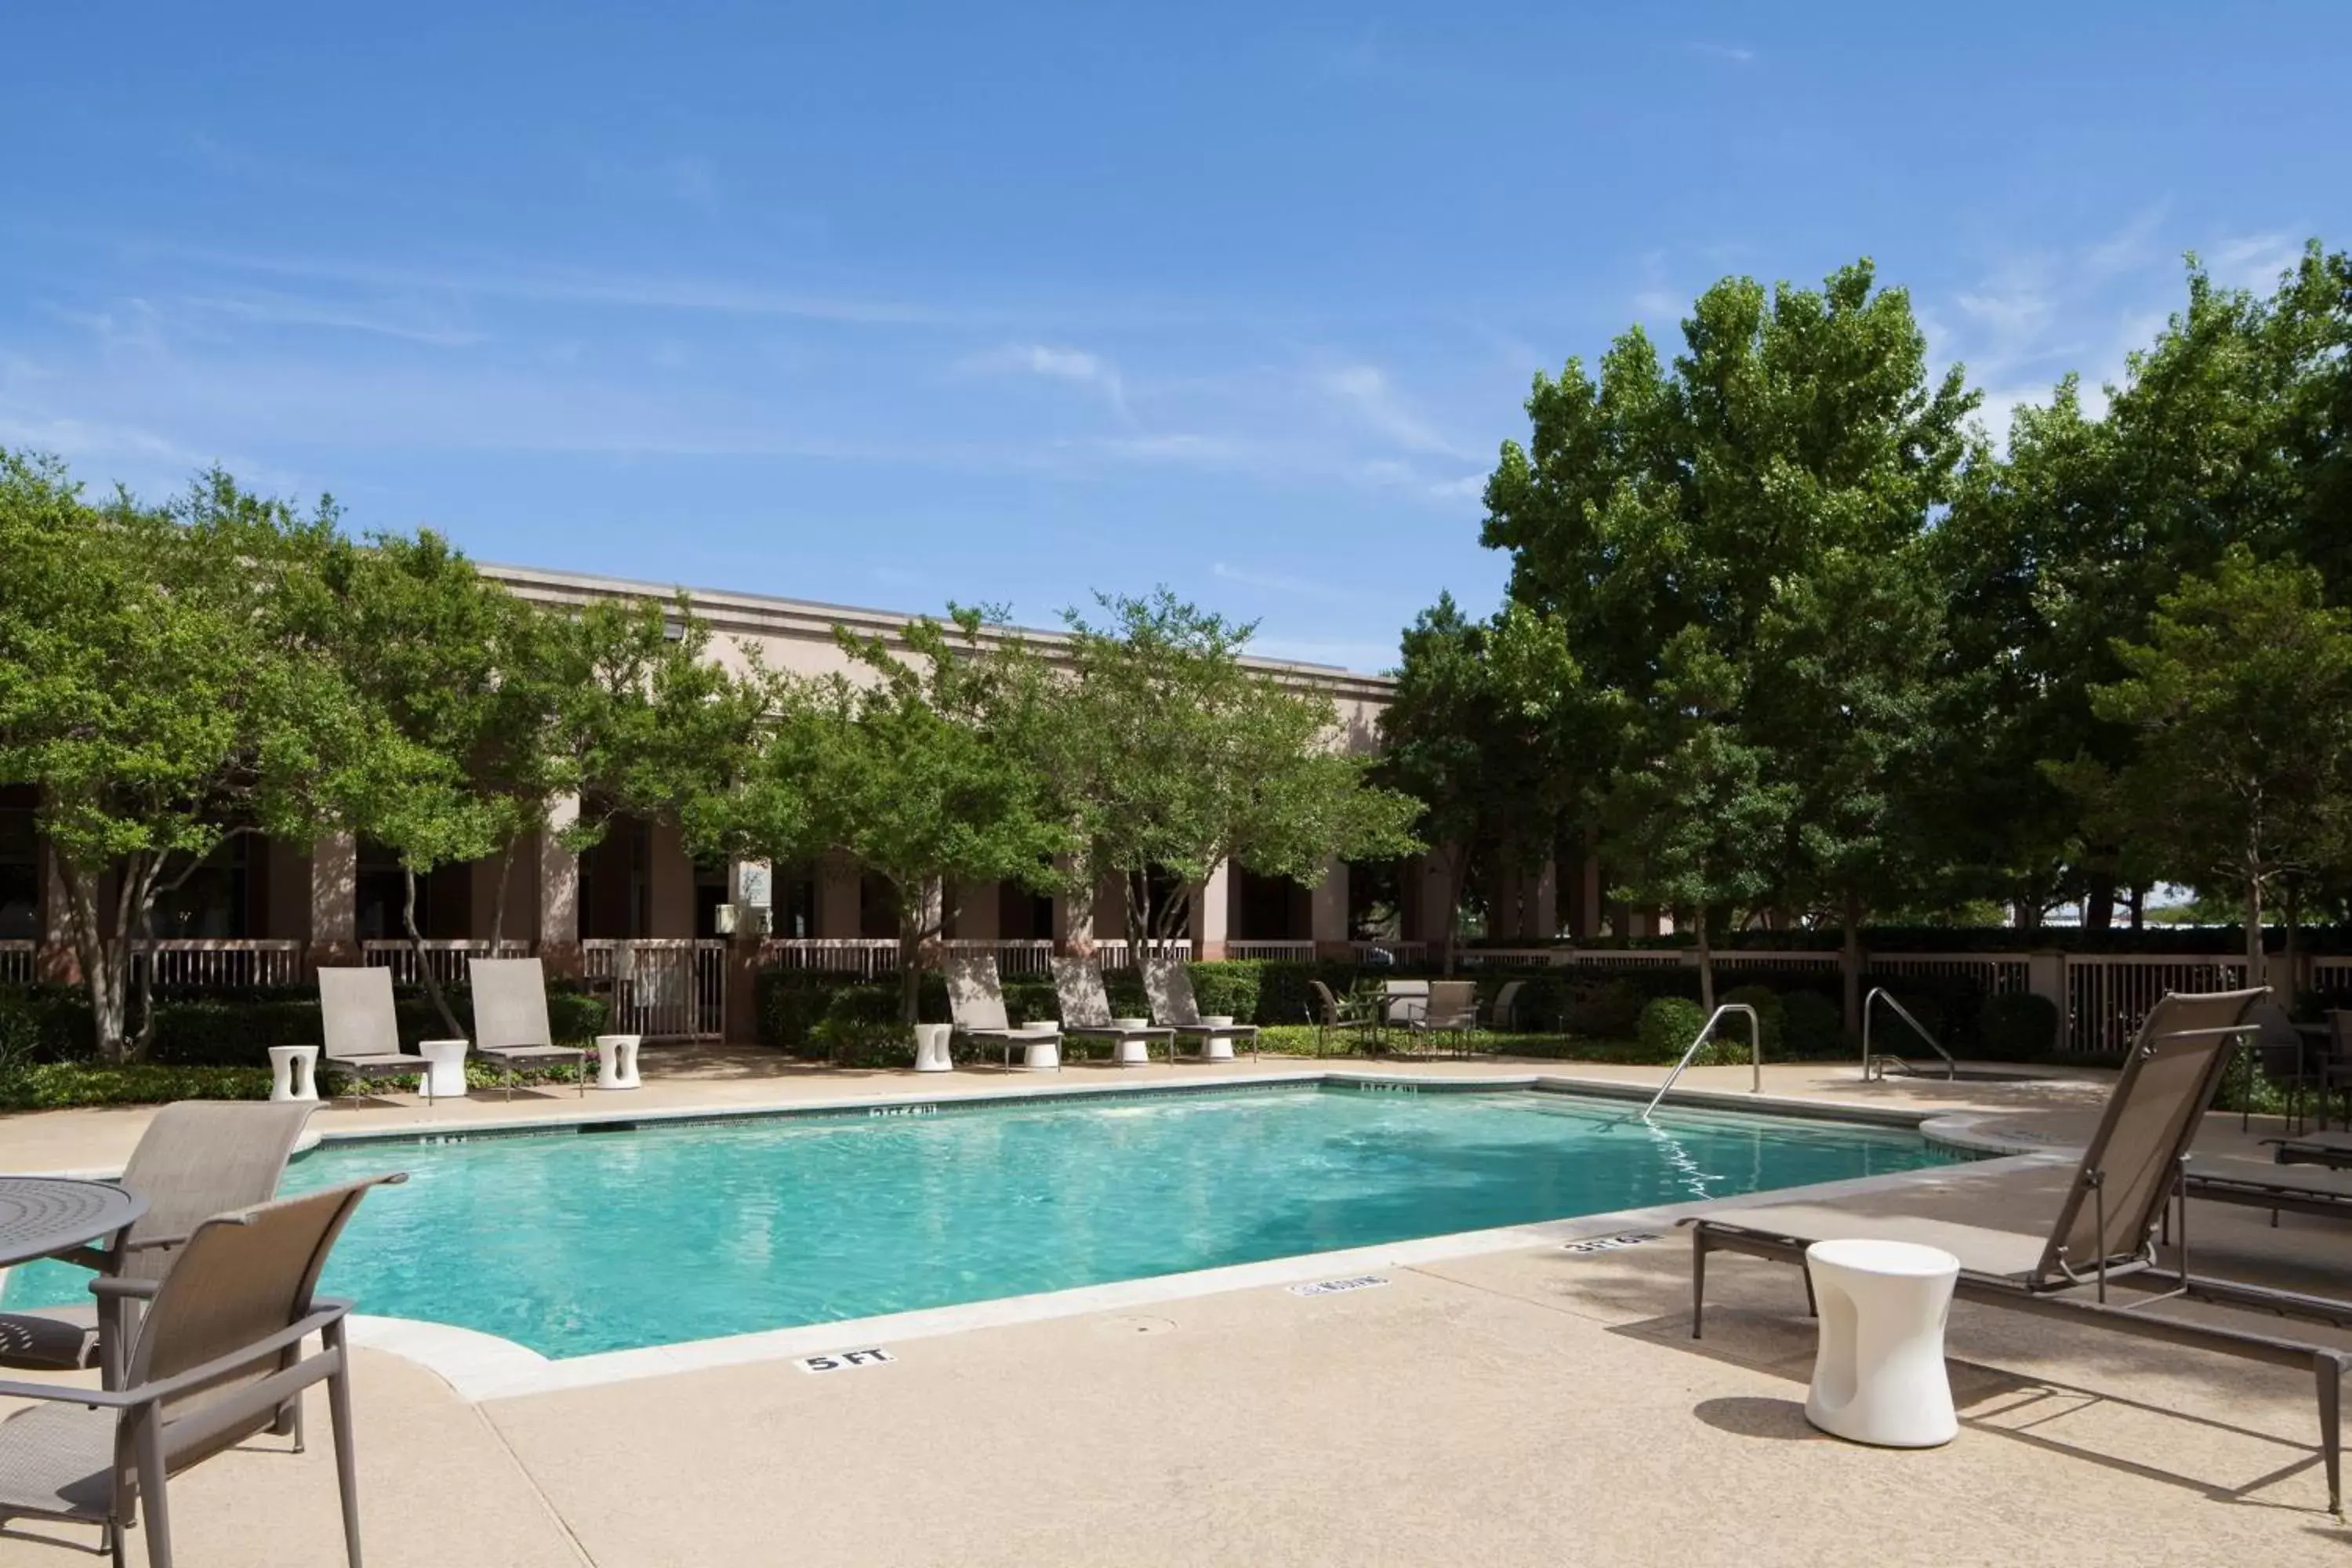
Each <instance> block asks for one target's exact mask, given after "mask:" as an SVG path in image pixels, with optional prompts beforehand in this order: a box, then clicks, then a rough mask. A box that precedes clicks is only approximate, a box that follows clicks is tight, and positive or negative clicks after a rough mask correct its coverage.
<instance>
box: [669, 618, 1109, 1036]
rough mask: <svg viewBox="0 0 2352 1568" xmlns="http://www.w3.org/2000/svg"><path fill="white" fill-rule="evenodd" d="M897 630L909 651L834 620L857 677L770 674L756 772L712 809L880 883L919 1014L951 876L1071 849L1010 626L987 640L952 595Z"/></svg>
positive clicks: (905, 1015) (1024, 650) (1033, 881)
mask: <svg viewBox="0 0 2352 1568" xmlns="http://www.w3.org/2000/svg"><path fill="white" fill-rule="evenodd" d="M950 619H951V623H952V625H953V627H954V631H953V633H952V635H951V634H950V631H949V629H948V628H947V627H946V626H941V625H940V623H938V622H936V621H932V620H929V619H923V620H918V621H916V622H914V623H913V624H912V625H910V626H908V628H907V631H906V633H905V642H906V650H907V655H908V657H901V656H900V655H899V654H898V653H896V652H894V651H892V650H891V649H890V648H889V647H887V645H886V644H885V643H884V642H883V641H882V640H881V639H880V638H878V637H858V636H856V635H855V634H853V633H851V632H849V631H847V630H846V629H843V628H836V630H835V637H836V638H837V639H838V640H839V642H840V644H841V647H842V648H843V649H844V651H845V652H846V653H847V654H848V655H849V656H850V657H851V658H853V659H854V660H856V663H857V664H858V665H859V666H861V667H862V668H863V671H864V672H865V675H866V679H864V680H862V681H854V680H851V679H846V678H845V677H842V676H838V675H836V676H832V677H828V678H826V679H821V680H813V681H812V680H780V681H778V682H776V683H775V684H774V687H773V698H772V703H771V710H770V716H769V730H768V733H767V736H766V740H765V747H764V750H763V752H762V753H761V758H760V760H759V763H758V764H757V766H756V768H755V770H754V776H753V777H751V778H750V779H747V780H745V781H744V782H743V784H742V786H741V787H740V789H738V790H736V791H735V792H733V793H732V794H731V795H729V796H728V797H727V799H726V803H725V805H715V806H714V808H713V809H714V811H727V810H731V811H732V812H733V814H734V815H733V817H732V820H731V822H730V823H727V824H726V825H725V826H721V827H720V829H719V830H720V831H723V832H726V833H728V834H729V835H730V836H732V837H736V838H737V839H739V840H740V841H741V842H744V843H746V844H756V845H758V846H759V847H761V849H763V850H764V851H765V853H767V855H768V856H769V857H770V858H774V859H779V860H793V859H801V858H806V857H808V856H811V855H814V854H819V853H823V852H824V851H828V850H831V851H836V852H839V853H843V854H846V855H850V856H854V857H855V858H856V859H857V861H858V862H859V864H860V865H862V866H863V867H865V868H866V869H867V870H869V871H871V872H873V873H875V874H876V875H877V876H879V877H881V878H882V879H884V880H885V881H887V883H888V884H889V886H890V889H891V892H892V894H893V895H894V898H895V901H896V903H897V905H898V981H899V998H898V1005H899V1016H900V1017H901V1018H902V1019H904V1020H905V1022H907V1023H908V1025H912V1024H913V1023H914V1022H915V1021H916V1016H917V1005H918V1002H919V998H920V994H921V982H922V973H923V971H924V970H925V969H926V968H928V967H930V966H931V965H932V963H933V950H934V948H935V947H936V944H937V943H938V942H939V941H940V936H941V933H942V931H943V928H944V926H945V924H946V922H947V921H948V920H949V919H950V916H951V914H952V908H953V906H952V903H951V900H953V899H954V897H955V895H956V889H957V887H958V885H959V884H960V883H962V882H966V881H972V882H993V881H1012V882H1019V883H1023V884H1024V885H1027V886H1030V887H1034V888H1038V889H1044V888H1046V887H1049V886H1051V885H1052V880H1053V871H1052V866H1053V861H1054V858H1055V856H1056V855H1059V854H1061V853H1063V852H1064V851H1065V850H1066V848H1067V847H1068V846H1069V838H1068V833H1067V829H1066V825H1065V823H1064V822H1063V820H1062V819H1061V817H1060V816H1059V815H1058V814H1057V813H1056V812H1055V810H1054V808H1053V803H1052V801H1051V799H1050V798H1049V796H1048V794H1047V791H1046V787H1045V777H1044V775H1043V773H1041V772H1040V771H1039V769H1038V766H1037V760H1036V756H1035V745H1036V734H1037V723H1038V719H1037V711H1038V709H1039V707H1040V705H1041V704H1042V703H1043V701H1044V700H1045V679H1046V676H1045V670H1044V667H1043V665H1042V663H1041V661H1040V660H1039V659H1038V658H1037V657H1036V655H1035V654H1034V652H1033V651H1032V650H1031V649H1029V648H1028V647H1026V646H1025V645H1024V644H1023V643H1021V642H1020V641H1018V640H1016V639H1013V638H1009V637H1007V638H999V639H995V640H993V641H991V640H989V639H986V638H984V637H983V635H982V615H981V613H980V612H979V611H976V610H970V609H960V608H953V607H951V608H950Z"/></svg>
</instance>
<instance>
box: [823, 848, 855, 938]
mask: <svg viewBox="0 0 2352 1568" xmlns="http://www.w3.org/2000/svg"><path fill="white" fill-rule="evenodd" d="M864 923H865V922H864V921H863V919H862V918H861V916H860V914H859V910H858V902H857V863H856V861H854V860H852V859H851V858H849V857H848V856H846V855H832V854H828V855H825V856H823V857H822V858H819V859H818V861H817V863H816V934H817V935H819V936H820V937H825V938H840V937H854V936H856V935H857V934H858V933H859V931H861V930H862V929H863V926H864Z"/></svg>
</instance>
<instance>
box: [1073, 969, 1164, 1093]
mask: <svg viewBox="0 0 2352 1568" xmlns="http://www.w3.org/2000/svg"><path fill="white" fill-rule="evenodd" d="M1053 966H1054V994H1055V996H1056V997H1057V998H1059V999H1060V1001H1061V1004H1062V1033H1063V1034H1065V1035H1066V1036H1068V1037H1070V1038H1072V1039H1074V1040H1108V1041H1109V1042H1110V1043H1111V1052H1110V1059H1111V1063H1112V1065H1113V1066H1115V1067H1126V1066H1128V1065H1129V1064H1128V1060H1127V1051H1126V1049H1125V1048H1124V1047H1126V1046H1127V1045H1128V1044H1129V1042H1130V1041H1138V1042H1140V1043H1141V1045H1142V1047H1143V1056H1144V1060H1145V1061H1146V1062H1147V1063H1148V1062H1150V1059H1151V1047H1154V1046H1160V1047H1165V1048H1166V1050H1167V1052H1168V1059H1169V1060H1171V1061H1173V1060H1175V1059H1176V1031H1175V1030H1173V1029H1159V1028H1153V1027H1151V1026H1149V1025H1146V1026H1144V1027H1142V1028H1122V1027H1121V1026H1119V1025H1118V1024H1116V1023H1114V1022H1113V1021H1112V1019H1111V1012H1110V996H1109V994H1108V993H1107V992H1105V991H1104V990H1103V977H1102V971H1101V970H1099V969H1097V968H1096V967H1095V961H1094V960H1093V959H1091V958H1076V957H1072V958H1056V959H1055V960H1054V961H1053Z"/></svg>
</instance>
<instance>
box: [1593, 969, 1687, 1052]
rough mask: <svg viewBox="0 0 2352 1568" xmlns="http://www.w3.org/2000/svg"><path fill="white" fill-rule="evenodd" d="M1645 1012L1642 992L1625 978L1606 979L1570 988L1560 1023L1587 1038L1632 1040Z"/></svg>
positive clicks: (1638, 1029)
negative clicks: (1597, 982)
mask: <svg viewBox="0 0 2352 1568" xmlns="http://www.w3.org/2000/svg"><path fill="white" fill-rule="evenodd" d="M1693 1005H1696V1003H1694V1004H1693ZM1642 1013H1643V997H1642V993H1641V992H1640V991H1638V990H1636V989H1635V988H1634V987H1633V985H1632V984H1629V983H1628V982H1626V981H1625V980H1622V979H1612V980H1603V981H1601V982H1600V983H1599V984H1587V985H1580V986H1576V987H1573V988H1571V989H1570V991H1569V993H1568V1000H1567V1003H1566V1005H1563V1006H1562V1007H1561V1009H1560V1026H1561V1027H1562V1028H1564V1029H1566V1030H1567V1031H1568V1032H1569V1033H1570V1034H1571V1035H1578V1036H1581V1037H1584V1038H1586V1039H1592V1040H1623V1039H1630V1038H1632V1037H1633V1036H1634V1035H1635V1034H1637V1033H1638V1032H1639V1031H1640V1028H1641V1024H1642ZM1692 1027H1693V1028H1696V1027H1697V1026H1696V1024H1694V1025H1693V1026H1692Z"/></svg>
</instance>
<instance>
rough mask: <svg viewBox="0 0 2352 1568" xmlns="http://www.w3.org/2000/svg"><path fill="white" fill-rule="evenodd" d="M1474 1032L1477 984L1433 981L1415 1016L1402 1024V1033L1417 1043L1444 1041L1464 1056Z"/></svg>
mask: <svg viewBox="0 0 2352 1568" xmlns="http://www.w3.org/2000/svg"><path fill="white" fill-rule="evenodd" d="M1477 1028H1478V983H1477V982H1476V981H1475V980H1433V981H1431V982H1430V983H1429V999H1428V1002H1427V1004H1426V1005H1424V1006H1423V1008H1422V1009H1421V1012H1420V1014H1419V1015H1418V1016H1413V1017H1409V1018H1407V1019H1406V1020H1405V1033H1406V1034H1407V1035H1409V1036H1412V1037H1414V1038H1417V1039H1425V1040H1430V1041H1432V1042H1436V1041H1441V1040H1442V1041H1445V1042H1447V1043H1449V1044H1450V1045H1451V1046H1452V1047H1454V1050H1455V1051H1456V1052H1457V1053H1461V1054H1466V1053H1467V1052H1468V1049H1469V1043H1470V1037H1471V1036H1472V1035H1474V1034H1475V1033H1476V1032H1477Z"/></svg>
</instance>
